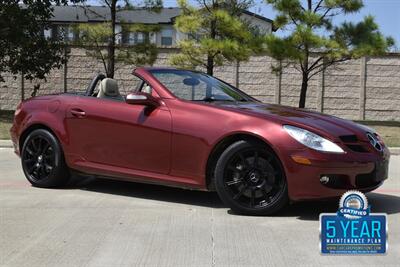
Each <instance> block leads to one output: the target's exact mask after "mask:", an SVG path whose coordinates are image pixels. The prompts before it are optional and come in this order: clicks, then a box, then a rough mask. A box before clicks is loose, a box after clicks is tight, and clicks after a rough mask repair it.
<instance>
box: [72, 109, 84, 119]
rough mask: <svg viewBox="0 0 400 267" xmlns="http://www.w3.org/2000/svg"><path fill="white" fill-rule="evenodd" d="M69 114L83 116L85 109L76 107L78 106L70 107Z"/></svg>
mask: <svg viewBox="0 0 400 267" xmlns="http://www.w3.org/2000/svg"><path fill="white" fill-rule="evenodd" d="M71 114H72V116H74V117H77V118H83V117H85V116H86V113H85V111H83V110H81V109H78V108H74V109H71Z"/></svg>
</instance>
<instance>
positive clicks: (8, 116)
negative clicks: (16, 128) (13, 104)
mask: <svg viewBox="0 0 400 267" xmlns="http://www.w3.org/2000/svg"><path fill="white" fill-rule="evenodd" d="M13 116H14V112H9V111H3V110H0V139H10V128H11V125H12V121H13Z"/></svg>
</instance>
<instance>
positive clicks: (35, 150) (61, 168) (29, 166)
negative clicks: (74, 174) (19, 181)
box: [21, 129, 69, 188]
mask: <svg viewBox="0 0 400 267" xmlns="http://www.w3.org/2000/svg"><path fill="white" fill-rule="evenodd" d="M21 163H22V169H23V171H24V174H25V177H26V178H27V179H28V181H29V182H30V183H31V184H32V185H33V186H36V187H46V188H50V187H59V186H64V185H66V184H67V182H68V180H69V170H68V167H67V166H66V164H65V161H64V154H63V151H62V148H61V146H60V144H59V142H58V140H57V138H56V137H55V136H54V135H53V134H51V133H50V132H49V131H47V130H45V129H37V130H34V131H32V132H31V133H29V135H28V136H27V138H26V139H25V141H24V144H23V146H22V153H21Z"/></svg>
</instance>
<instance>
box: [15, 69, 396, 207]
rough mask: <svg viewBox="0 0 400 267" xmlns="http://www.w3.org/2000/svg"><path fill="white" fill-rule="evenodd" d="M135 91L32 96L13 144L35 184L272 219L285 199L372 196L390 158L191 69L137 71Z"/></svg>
mask: <svg viewBox="0 0 400 267" xmlns="http://www.w3.org/2000/svg"><path fill="white" fill-rule="evenodd" d="M133 75H134V76H136V78H135V79H133V77H132V92H131V93H129V94H128V95H126V96H122V95H121V94H120V93H119V90H118V85H117V81H116V80H113V79H109V78H105V77H104V76H103V75H98V76H97V77H96V78H95V79H94V80H93V81H92V83H91V84H90V85H89V86H88V88H87V90H86V93H82V94H71V93H64V94H57V95H48V96H40V97H34V98H31V99H29V100H26V101H24V102H22V103H21V104H20V105H19V106H18V108H17V110H16V111H15V118H14V124H13V126H12V128H11V136H12V140H13V143H14V148H15V152H16V153H17V154H18V155H20V157H21V162H22V167H23V171H24V173H25V175H26V177H27V179H28V180H29V182H30V183H32V185H34V186H39V187H55V186H62V185H64V184H65V183H66V182H67V181H68V177H69V174H70V171H72V170H73V171H77V172H81V173H84V174H90V175H94V176H96V177H103V178H113V179H122V180H129V181H140V182H146V183H157V184H164V185H170V186H177V187H184V188H191V189H199V190H216V191H217V192H218V194H219V196H220V198H221V199H222V200H223V201H224V203H226V205H228V206H229V207H230V208H231V209H232V210H233V211H235V212H238V213H246V214H254V215H259V214H271V213H273V212H276V211H278V210H279V209H281V208H282V207H283V206H284V205H286V204H287V203H288V202H289V201H298V200H305V199H320V198H330V197H336V196H339V195H341V194H342V193H343V192H345V191H347V190H350V189H357V190H361V191H363V192H368V191H371V190H374V189H376V188H377V187H379V186H380V185H381V184H382V183H383V181H384V180H385V179H386V178H387V170H388V161H389V152H388V149H387V148H386V146H385V145H384V143H383V141H382V140H381V138H380V137H379V135H378V134H377V133H376V132H374V131H373V130H371V129H369V128H366V127H364V126H361V125H359V124H356V123H353V122H351V121H347V120H344V119H340V118H336V117H333V116H328V115H323V114H321V113H317V112H311V111H307V110H303V109H297V108H291V107H285V106H280V105H271V104H264V103H261V102H259V101H258V100H256V99H254V98H253V97H250V96H248V95H247V94H245V93H244V92H242V91H240V90H238V89H237V88H234V87H233V86H231V85H229V84H227V83H225V82H223V81H221V80H219V79H216V78H214V77H211V76H208V75H206V74H203V73H200V72H194V71H188V70H178V69H168V68H138V69H136V70H135V71H134V72H133Z"/></svg>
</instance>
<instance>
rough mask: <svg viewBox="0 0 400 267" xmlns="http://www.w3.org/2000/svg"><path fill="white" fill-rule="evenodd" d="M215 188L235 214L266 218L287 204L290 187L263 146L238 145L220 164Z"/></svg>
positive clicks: (273, 156)
mask: <svg viewBox="0 0 400 267" xmlns="http://www.w3.org/2000/svg"><path fill="white" fill-rule="evenodd" d="M215 178H216V179H215V181H216V188H217V192H218V194H219V196H220V197H221V199H222V200H223V201H224V202H225V203H226V204H227V205H228V206H229V207H230V208H231V209H232V210H233V211H235V212H237V213H242V214H249V215H267V214H271V213H274V212H276V211H277V210H279V209H281V208H282V207H283V206H284V205H286V203H287V202H288V197H287V183H286V179H285V174H284V171H283V168H282V166H281V163H280V161H279V159H278V158H277V156H276V155H275V154H274V153H273V152H272V151H271V150H270V149H268V148H267V147H266V146H265V145H264V144H260V143H258V142H249V141H238V142H236V143H234V144H232V145H231V146H229V147H228V148H227V149H226V150H225V151H224V153H222V155H221V157H220V158H219V160H218V162H217V166H216V169H215Z"/></svg>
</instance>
